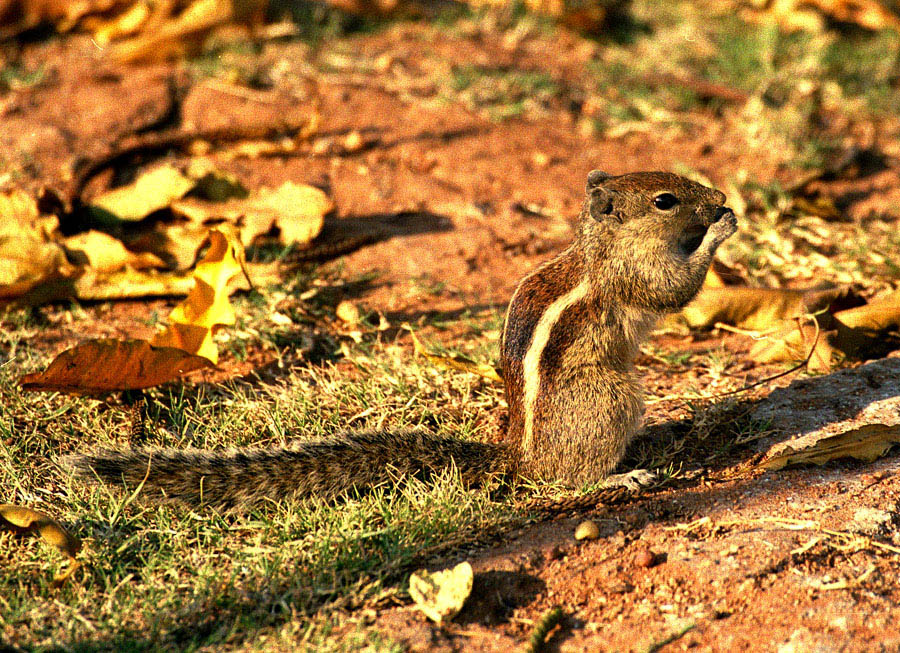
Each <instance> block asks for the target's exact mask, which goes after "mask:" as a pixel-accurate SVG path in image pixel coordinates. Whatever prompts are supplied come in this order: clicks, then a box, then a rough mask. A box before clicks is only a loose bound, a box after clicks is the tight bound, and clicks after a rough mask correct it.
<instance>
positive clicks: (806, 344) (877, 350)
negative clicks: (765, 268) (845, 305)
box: [749, 292, 900, 372]
mask: <svg viewBox="0 0 900 653" xmlns="http://www.w3.org/2000/svg"><path fill="white" fill-rule="evenodd" d="M817 320H818V322H819V331H820V333H819V337H818V342H816V339H815V338H816V336H815V325H813V324H812V323H811V322H810V321H809V320H801V322H803V326H802V327H801V326H800V324H799V322H798V321H787V322H785V323H784V325H783V326H782V327H781V329H780V330H778V331H776V332H775V333H773V334H770V335H768V336H767V337H766V338H764V339H763V340H761V341H760V342H758V343H757V344H756V345H754V346H753V348H752V349H751V350H750V352H749V357H750V358H751V359H752V360H755V361H756V362H758V363H773V362H779V361H796V360H803V359H804V358H805V357H806V356H807V354H809V351H810V348H811V347H813V345H814V344H815V350H814V351H813V352H812V355H811V357H810V361H809V369H810V370H811V371H813V372H827V371H829V370H831V369H833V368H834V366H835V365H836V364H837V363H839V362H841V361H842V360H844V359H846V358H857V359H865V358H877V357H879V356H883V355H885V354H886V353H887V352H888V351H890V350H891V349H893V348H894V347H895V346H896V344H897V342H896V339H892V338H891V337H889V334H890V333H891V332H895V331H897V330H898V329H900V292H894V293H891V294H889V295H887V296H886V297H883V298H881V299H879V300H876V301H873V302H870V303H869V304H865V305H863V306H857V307H855V308H849V309H846V310H843V311H837V312H836V313H833V314H831V313H826V314H823V315H819V316H818V317H817Z"/></svg>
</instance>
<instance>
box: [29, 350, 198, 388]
mask: <svg viewBox="0 0 900 653" xmlns="http://www.w3.org/2000/svg"><path fill="white" fill-rule="evenodd" d="M204 367H213V364H212V363H211V362H210V361H209V360H208V359H207V358H204V357H202V356H195V355H193V354H190V353H188V352H186V351H184V350H181V349H177V348H174V347H157V346H154V345H151V344H150V343H149V342H147V341H146V340H114V339H101V340H89V341H88V342H85V343H82V344H80V345H77V346H75V347H72V348H71V349H67V350H66V351H64V352H62V353H61V354H59V355H58V356H57V357H56V358H54V359H53V362H52V363H50V365H49V367H47V369H46V370H44V371H43V372H35V373H33V374H26V375H25V376H23V377H22V378H20V379H19V385H21V386H22V388H23V389H24V390H49V391H58V392H67V393H69V394H76V395H98V394H104V393H107V392H113V391H115V390H140V389H143V388H150V387H152V386H155V385H159V384H161V383H166V382H167V381H171V380H172V379H175V378H178V377H179V376H182V375H184V374H187V373H188V372H192V371H193V370H197V369H200V368H204Z"/></svg>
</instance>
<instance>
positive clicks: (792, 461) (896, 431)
mask: <svg viewBox="0 0 900 653" xmlns="http://www.w3.org/2000/svg"><path fill="white" fill-rule="evenodd" d="M895 443H900V426H888V425H886V424H868V425H866V426H863V427H861V428H858V429H853V430H852V431H846V432H845V433H841V434H839V435H831V436H827V437H823V438H822V439H820V440H816V441H815V442H814V443H812V444H811V445H810V446H809V447H806V448H803V449H799V450H795V449H793V448H792V447H790V446H785V447H784V448H783V449H781V450H779V451H778V452H777V453H775V454H774V455H772V456H770V457H769V458H767V459H766V460H764V461H763V462H762V463H760V467H762V468H763V469H767V470H779V469H784V468H785V467H787V466H788V465H801V464H812V465H824V464H825V463H827V462H828V461H830V460H836V459H838V458H856V459H857V460H862V461H864V462H872V461H873V460H876V459H877V458H880V457H881V456H883V455H884V454H885V452H886V451H887V450H888V449H889V448H890V447H891V445H893V444H895Z"/></svg>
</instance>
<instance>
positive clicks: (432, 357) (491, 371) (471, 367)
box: [402, 324, 503, 383]
mask: <svg viewBox="0 0 900 653" xmlns="http://www.w3.org/2000/svg"><path fill="white" fill-rule="evenodd" d="M402 328H404V329H406V330H407V331H409V334H410V336H412V341H413V349H414V350H415V352H416V353H417V354H419V355H420V356H422V357H424V358H425V359H426V360H427V361H428V362H429V363H431V364H432V365H435V366H436V367H441V368H443V369H445V370H456V371H459V372H468V373H470V374H477V375H478V376H481V377H484V378H485V379H488V380H489V381H497V382H498V383H502V382H503V376H502V375H501V373H500V370H499V369H498V368H496V367H494V366H493V365H490V364H489V363H476V362H475V361H473V360H472V359H470V358H466V357H465V356H457V355H454V356H442V355H439V354H432V353H430V352H428V351H426V350H425V347H424V346H423V345H422V343H421V342H419V339H418V337H416V334H415V332H414V331H413V330H412V327H411V326H410V325H409V324H403V325H402Z"/></svg>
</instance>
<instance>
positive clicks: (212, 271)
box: [151, 225, 244, 363]
mask: <svg viewBox="0 0 900 653" xmlns="http://www.w3.org/2000/svg"><path fill="white" fill-rule="evenodd" d="M209 238H210V245H209V250H208V251H207V252H206V255H205V256H204V257H203V259H202V260H201V261H200V262H199V263H198V264H197V267H196V269H195V270H194V281H195V285H194V287H193V289H191V291H190V293H188V296H187V298H186V299H185V300H184V301H183V302H181V303H180V304H179V305H178V306H176V307H175V308H174V309H173V310H172V313H171V314H170V315H169V327H168V328H167V329H166V330H164V331H162V332H160V333H158V334H157V335H156V336H154V338H153V339H152V341H151V342H152V343H153V344H154V345H157V346H162V347H178V348H179V349H183V350H185V351H187V352H190V353H192V354H197V355H199V356H203V357H204V358H207V359H209V360H210V361H212V362H213V363H217V362H218V360H219V352H218V349H217V348H216V343H215V342H214V341H213V335H214V333H215V331H216V329H218V328H219V327H221V326H224V325H229V324H234V323H235V313H234V309H233V308H232V306H231V303H230V302H229V301H228V295H229V294H230V293H231V290H232V287H231V285H230V284H231V282H232V280H233V279H234V278H235V277H236V276H237V275H238V274H240V273H241V272H242V270H243V268H242V261H243V252H244V249H243V247H242V246H241V243H240V240H239V239H238V237H237V234H236V233H235V231H234V229H233V228H231V226H230V225H220V226H219V227H216V228H214V229H212V230H210V232H209Z"/></svg>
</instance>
